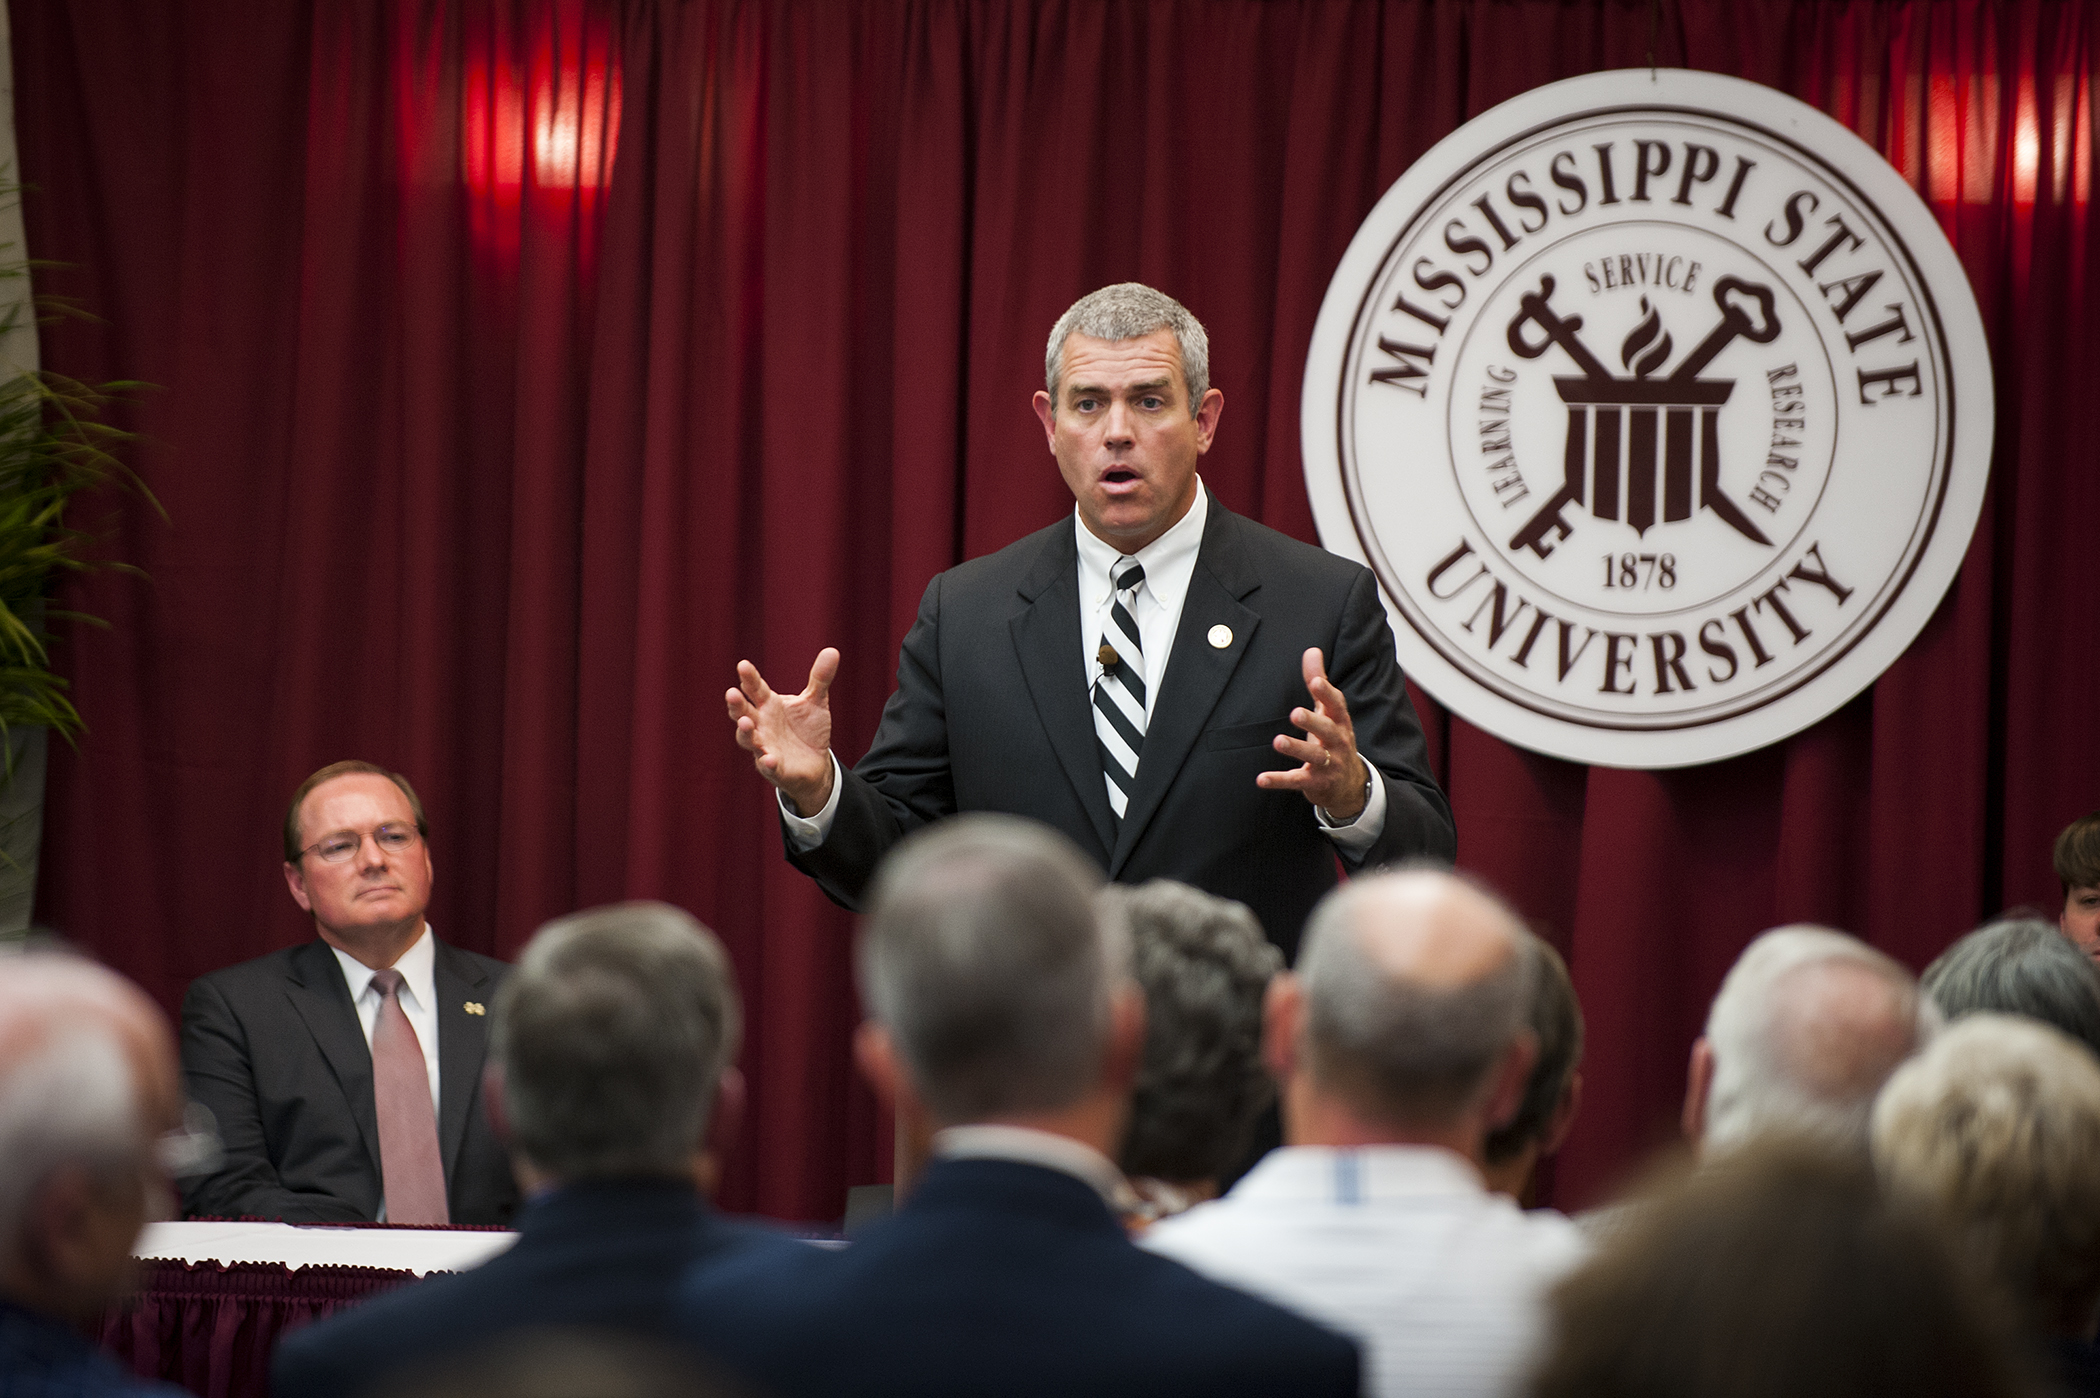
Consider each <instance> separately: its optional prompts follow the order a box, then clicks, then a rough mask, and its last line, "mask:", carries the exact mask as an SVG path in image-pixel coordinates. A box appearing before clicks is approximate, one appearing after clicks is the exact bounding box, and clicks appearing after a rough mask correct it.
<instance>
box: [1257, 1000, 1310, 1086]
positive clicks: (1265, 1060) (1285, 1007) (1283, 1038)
mask: <svg viewBox="0 0 2100 1398" xmlns="http://www.w3.org/2000/svg"><path fill="white" fill-rule="evenodd" d="M1304 1017H1305V991H1304V988H1303V987H1302V986H1300V985H1299V983H1298V978H1297V977H1296V976H1295V975H1293V974H1291V973H1290V972H1289V971H1278V972H1277V973H1276V974H1275V975H1273V976H1271V977H1270V978H1269V988H1268V990H1267V991H1266V992H1264V993H1263V995H1262V1002H1261V1061H1262V1066H1263V1067H1265V1068H1267V1069H1268V1070H1269V1076H1270V1077H1272V1078H1274V1079H1276V1083H1277V1086H1278V1087H1281V1086H1282V1085H1283V1084H1285V1083H1287V1082H1289V1081H1290V1080H1291V1079H1292V1078H1293V1077H1295V1076H1296V1075H1297V1073H1298V1070H1299V1068H1300V1067H1301V1066H1302V1065H1301V1064H1300V1063H1299V1061H1298V1056H1299V1053H1300V1051H1301V1047H1302V1046H1301V1045H1300V1044H1299V1041H1298V1034H1299V1030H1300V1029H1301V1028H1302V1026H1303V1023H1304Z"/></svg>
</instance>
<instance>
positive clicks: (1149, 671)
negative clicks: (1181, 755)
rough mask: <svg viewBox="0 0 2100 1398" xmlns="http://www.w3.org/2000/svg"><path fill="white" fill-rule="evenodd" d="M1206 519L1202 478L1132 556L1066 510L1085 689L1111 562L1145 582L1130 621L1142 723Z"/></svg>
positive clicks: (1096, 658)
mask: <svg viewBox="0 0 2100 1398" xmlns="http://www.w3.org/2000/svg"><path fill="white" fill-rule="evenodd" d="M1208 518H1210V492H1209V491H1207V490H1205V489H1204V488H1203V482H1202V478H1201V477H1198V478H1197V481H1196V500H1195V503H1194V504H1192V505H1190V506H1189V510H1188V513H1187V514H1185V515H1183V516H1182V517H1181V518H1180V519H1178V520H1176V521H1175V522H1174V524H1173V525H1172V526H1171V527H1170V528H1169V529H1168V530H1167V532H1166V533H1164V534H1162V535H1160V536H1159V537H1158V538H1157V539H1154V540H1153V541H1152V542H1151V543H1149V544H1147V545H1145V546H1144V547H1143V548H1141V549H1139V550H1138V551H1137V552H1136V553H1133V554H1127V555H1126V554H1124V553H1123V552H1122V551H1120V550H1119V549H1117V548H1116V546H1115V545H1114V544H1111V543H1109V542H1108V541H1106V540H1105V539H1102V538H1100V537H1099V536H1097V535H1096V534H1095V533H1094V531H1093V530H1091V529H1089V528H1087V527H1086V519H1085V518H1084V517H1083V516H1082V515H1081V514H1080V513H1079V507H1078V506H1077V505H1074V506H1073V507H1072V532H1073V533H1074V534H1075V535H1076V536H1078V542H1079V641H1080V650H1079V653H1080V655H1081V656H1082V657H1083V658H1084V661H1085V664H1086V682H1087V686H1088V688H1089V689H1091V688H1092V687H1093V685H1094V684H1095V683H1096V682H1097V681H1098V680H1099V679H1100V678H1101V670H1102V666H1101V660H1100V651H1101V632H1102V629H1103V628H1104V627H1105V626H1107V624H1108V611H1109V605H1110V603H1111V602H1112V600H1113V594H1112V593H1111V592H1110V591H1109V586H1110V581H1109V580H1110V578H1111V577H1113V575H1114V569H1115V566H1116V560H1117V559H1119V558H1125V557H1129V558H1135V559H1136V560H1137V561H1138V563H1139V564H1140V565H1142V566H1143V567H1144V570H1145V580H1144V581H1143V582H1142V583H1140V584H1138V590H1137V597H1136V601H1135V610H1134V611H1133V613H1132V620H1134V621H1136V622H1137V626H1138V644H1139V645H1141V646H1143V647H1144V648H1145V653H1144V655H1143V656H1142V657H1141V658H1142V659H1143V661H1144V666H1145V668H1144V673H1143V674H1141V675H1139V676H1138V678H1140V679H1142V680H1143V681H1144V682H1145V719H1146V721H1147V722H1148V723H1149V722H1150V721H1151V719H1152V711H1153V708H1154V706H1155V705H1157V704H1158V703H1159V685H1160V681H1161V680H1162V679H1163V678H1165V676H1166V673H1167V657H1168V656H1169V654H1171V653H1172V651H1173V649H1174V632H1175V629H1176V628H1177V627H1179V626H1180V625H1181V606H1182V603H1184V602H1186V601H1188V596H1189V579H1190V578H1192V577H1194V576H1195V575H1196V555H1197V553H1198V552H1200V551H1201V550H1202V548H1203V522H1204V521H1205V520H1206V519H1208ZM1138 766H1139V767H1140V768H1142V767H1143V766H1144V756H1143V755H1142V754H1140V755H1139V757H1138Z"/></svg>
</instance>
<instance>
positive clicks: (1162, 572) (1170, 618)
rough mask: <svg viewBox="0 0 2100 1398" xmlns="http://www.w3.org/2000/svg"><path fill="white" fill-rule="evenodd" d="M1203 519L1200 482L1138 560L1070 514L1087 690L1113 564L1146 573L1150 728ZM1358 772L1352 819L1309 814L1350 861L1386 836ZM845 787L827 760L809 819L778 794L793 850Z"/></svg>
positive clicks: (1143, 611)
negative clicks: (1361, 790) (824, 788)
mask: <svg viewBox="0 0 2100 1398" xmlns="http://www.w3.org/2000/svg"><path fill="white" fill-rule="evenodd" d="M1209 518H1210V491H1209V490H1208V489H1206V488H1205V487H1204V485H1203V482H1202V477H1200V476H1199V477H1197V481H1196V499H1195V503H1193V504H1191V505H1190V506H1189V510H1188V513H1187V514H1185V515H1183V516H1182V517H1181V518H1180V519H1178V520H1176V521H1175V522H1174V523H1173V525H1172V526H1170V527H1169V528H1168V530H1167V532H1166V533H1164V534H1162V535H1160V536H1159V537H1158V538H1157V539H1154V540H1153V541H1152V542H1151V543H1149V544H1147V545H1145V546H1144V547H1143V548H1141V549H1139V550H1138V551H1137V552H1136V553H1134V554H1129V555H1125V554H1123V553H1121V552H1119V551H1118V550H1117V548H1116V546H1115V545H1113V544H1111V543H1108V542H1106V541H1104V540H1103V539H1101V538H1100V537H1099V536H1097V535H1096V534H1095V533H1094V531H1093V530H1091V529H1089V528H1087V527H1086V520H1085V518H1084V517H1082V516H1081V515H1080V513H1079V507H1078V506H1077V505H1074V506H1073V507H1072V531H1073V533H1074V534H1075V535H1077V536H1078V544H1079V641H1080V658H1081V663H1082V664H1083V665H1084V666H1085V674H1086V679H1087V685H1088V687H1089V689H1090V690H1091V687H1092V686H1093V684H1094V683H1095V681H1097V680H1099V679H1100V678H1101V661H1100V659H1099V658H1098V657H1099V654H1100V650H1101V630H1102V627H1103V626H1104V625H1105V624H1106V622H1107V620H1108V612H1109V604H1110V602H1111V600H1112V597H1111V594H1110V592H1109V579H1110V575H1111V570H1112V569H1113V568H1114V567H1115V563H1116V560H1117V559H1119V558H1123V557H1126V556H1127V557H1131V558H1135V559H1136V560H1137V561H1138V562H1139V563H1140V564H1142V565H1143V566H1144V569H1145V580H1144V582H1142V583H1141V584H1139V586H1138V590H1137V598H1136V609H1135V611H1134V613H1133V616H1132V619H1133V620H1135V621H1136V622H1137V625H1138V644H1139V645H1141V646H1143V647H1144V649H1145V654H1144V657H1143V659H1144V665H1145V671H1144V675H1143V679H1144V681H1145V719H1146V722H1147V723H1148V724H1149V723H1150V722H1151V719H1152V711H1153V708H1154V706H1155V705H1157V704H1158V702H1159V692H1160V688H1161V684H1162V682H1163V681H1164V680H1165V678H1166V673H1167V660H1168V658H1169V657H1170V656H1171V655H1172V654H1173V650H1174V635H1175V633H1176V631H1178V630H1179V629H1180V626H1181V607H1182V604H1183V603H1184V602H1186V601H1187V600H1188V595H1189V580H1190V579H1191V578H1193V577H1194V576H1195V574H1196V556H1197V555H1198V554H1199V553H1200V552H1201V551H1202V548H1203V525H1204V521H1206V520H1207V519H1209ZM1344 697H1346V696H1344ZM1305 707H1307V708H1311V707H1312V696H1311V695H1307V696H1306V698H1305ZM1364 770H1365V771H1367V772H1369V773H1370V778H1371V791H1370V796H1369V798H1368V799H1367V800H1366V801H1365V803H1364V808H1363V810H1362V811H1360V812H1358V813H1357V817H1356V819H1355V820H1353V821H1350V822H1349V823H1348V824H1346V825H1337V824H1336V823H1334V822H1333V821H1331V820H1329V819H1328V818H1327V812H1325V811H1323V810H1320V809H1318V808H1317V807H1315V808H1314V812H1313V814H1314V815H1315V816H1316V817H1317V818H1318V820H1319V823H1320V830H1321V832H1322V833H1323V834H1325V835H1326V836H1327V837H1328V838H1329V839H1330V840H1332V841H1334V843H1335V844H1336V845H1337V846H1339V847H1340V848H1341V849H1342V850H1343V851H1344V852H1345V853H1348V854H1361V853H1362V852H1363V851H1365V850H1367V849H1369V848H1370V847H1371V846H1372V844H1373V843H1375V842H1376V841H1377V839H1378V836H1379V834H1380V833H1381V832H1382V831H1384V829H1385V809H1386V797H1385V778H1384V777H1383V776H1382V775H1380V773H1379V771H1378V769H1377V768H1376V767H1374V766H1372V765H1371V764H1370V763H1369V762H1366V763H1364ZM1138 771H1139V772H1140V773H1142V772H1143V771H1144V755H1143V754H1142V753H1140V754H1139V757H1138ZM844 780H845V778H844V774H843V773H842V771H841V769H840V767H839V759H838V755H837V754H836V753H834V754H832V756H831V796H830V798H829V799H828V800H826V801H825V803H824V807H823V809H822V810H820V811H818V812H817V813H816V814H815V815H812V816H802V815H798V814H796V813H795V811H794V810H793V809H791V808H790V807H789V806H788V803H787V794H786V793H785V792H781V793H776V794H777V795H778V798H779V801H780V815H781V819H782V820H784V821H786V823H787V830H788V838H789V839H790V840H792V841H793V842H794V846H795V848H796V849H797V850H813V849H815V848H816V847H817V846H818V845H821V844H823V843H824V841H825V840H826V839H827V838H828V837H829V836H830V834H831V823H832V821H833V820H835V819H836V818H837V816H838V809H839V787H840V786H841V785H842V784H843V783H844Z"/></svg>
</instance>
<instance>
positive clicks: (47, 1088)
mask: <svg viewBox="0 0 2100 1398" xmlns="http://www.w3.org/2000/svg"><path fill="white" fill-rule="evenodd" d="M181 1118H182V1085H181V1081H180V1078H179V1076H178V1074H177V1072H176V1066H175V1044H174V1040H173V1038H172V1036H171V1035H170V1033H169V1031H168V1023H167V1019H166V1017H165V1016H164V1015H162V1013H161V1012H160V1009H159V1008H158V1007H157V1006H156V1005H154V1003H153V1002H152V1001H151V1000H150V999H148V998H147V997H146V995H145V993H144V992H143V991H141V990H140V989H139V988H138V987H137V986H135V985H133V984H131V982H129V981H127V980H125V979H123V978H122V977H121V976H118V975H116V974H115V973H114V972H111V971H108V970H105V969H103V968H102V967H100V966H97V965H95V964H94V963H93V962H91V961H88V960H86V959H85V958H83V957H78V956H73V955H71V954H68V953H62V952H43V951H30V952H23V953H20V954H16V955H11V956H7V957H5V958H0V1297H5V1298H6V1299H7V1300H9V1301H12V1302H14V1303H15V1304H16V1305H19V1306H22V1307H23V1308H25V1309H27V1310H31V1311H35V1312H38V1313H40V1314H43V1315H48V1316H54V1317H59V1318H62V1319H67V1320H79V1319H84V1318H86V1317H88V1316H91V1315H93V1314H94V1313H95V1312H96V1311H98V1310H100V1309H101V1308H102V1307H103V1306H104V1305H106V1304H107V1303H109V1302H110V1301H113V1300H115V1299H117V1298H118V1297H119V1296H121V1295H122V1294H123V1293H124V1291H125V1290H126V1289H127V1288H128V1287H129V1285H130V1282H131V1275H132V1264H131V1248H132V1244H133V1243H134V1242H135V1241H136V1240H137V1238H138V1233H139V1230H140V1229H141V1228H142V1227H144V1226H145V1224H146V1223H147V1221H148V1220H149V1219H150V1218H152V1217H164V1216H165V1214H166V1211H167V1209H168V1206H169V1204H170V1203H171V1202H172V1197H171V1195H170V1193H169V1184H168V1179H167V1176H166V1174H165V1172H164V1171H163V1169H162V1166H161V1163H160V1153H159V1150H158V1146H159V1144H160V1140H161V1137H162V1136H163V1134H164V1133H167V1132H171V1131H173V1130H174V1129H175V1128H176V1127H177V1125H178V1123H179V1122H180V1121H181Z"/></svg>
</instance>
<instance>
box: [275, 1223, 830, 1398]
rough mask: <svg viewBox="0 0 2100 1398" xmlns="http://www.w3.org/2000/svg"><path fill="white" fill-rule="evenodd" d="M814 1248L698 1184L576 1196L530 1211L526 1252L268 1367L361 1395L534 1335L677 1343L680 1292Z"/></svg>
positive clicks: (365, 1310)
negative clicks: (409, 1373) (419, 1369)
mask: <svg viewBox="0 0 2100 1398" xmlns="http://www.w3.org/2000/svg"><path fill="white" fill-rule="evenodd" d="M808 1250H809V1249H808V1247H807V1245H806V1244H803V1243H798V1242H796V1241H795V1240H793V1239H791V1238H788V1237H786V1236H784V1235H782V1234H779V1233H775V1232H773V1231H771V1230H769V1229H765V1228H761V1227H757V1226H754V1225H751V1224H746V1223H740V1222H737V1221H734V1220H731V1219H726V1218H723V1217H722V1216H721V1215H719V1214H717V1213H715V1212H714V1211H713V1210H712V1209H710V1208H709V1207H708V1206H707V1205H706V1204H705V1203H704V1202H703V1201H702V1200H701V1199H700V1198H699V1196H698V1195H696V1194H695V1193H694V1192H693V1190H692V1188H691V1186H689V1185H684V1184H680V1183H673V1182H662V1183H659V1182H653V1181H633V1182H622V1183H594V1184H582V1185H575V1186H571V1187H569V1188H567V1189H563V1190H559V1191H557V1192H556V1193H554V1194H553V1195H551V1196H549V1197H547V1198H545V1199H542V1200H536V1201H534V1202H533V1203H531V1204H528V1205H527V1206H526V1208H525V1209H524V1210H523V1211H522V1213H521V1214H520V1215H519V1219H518V1241H517V1242H516V1244H514V1245H513V1246H512V1247H511V1248H510V1249H509V1250H508V1251H506V1252H503V1253H501V1254H499V1255H498V1256H496V1257H494V1258H491V1259H490V1260H489V1261H488V1262H486V1263H483V1264H482V1265H481V1266H479V1267H475V1268H473V1269H471V1270H469V1271H465V1272H459V1273H456V1274H451V1275H441V1276H433V1277H430V1278H428V1279H426V1280H424V1281H421V1282H416V1283H413V1284H411V1285H409V1286H405V1287H402V1288H401V1289H399V1290H397V1291H392V1292H389V1293H387V1294H386V1295H384V1296H381V1297H379V1298H377V1299H375V1300H372V1301H370V1302H367V1303H366V1304H364V1305H362V1306H359V1307H357V1308H355V1309H353V1310H349V1311H345V1312H343V1313H341V1314H339V1315H336V1316H333V1317H331V1318H330V1319H328V1320H325V1321H322V1322H320V1323H319V1324H317V1325H312V1326H309V1327H308V1328H306V1329H304V1330H301V1331H298V1332H296V1333H294V1334H292V1335H288V1336H286V1337H285V1338H284V1340H283V1341H282V1342H281V1343H280V1344H279V1346H278V1349H277V1353H276V1355H275V1357H274V1359H273V1361H272V1364H271V1384H270V1388H271V1392H272V1393H273V1394H274V1395H276V1398H354V1395H356V1394H358V1393H361V1392H364V1391H366V1390H368V1389H370V1388H373V1387H375V1386H376V1385H377V1384H378V1382H379V1381H380V1380H381V1379H383V1378H385V1377H387V1376H388V1375H390V1374H394V1373H398V1372H400V1371H401V1370H403V1369H404V1368H408V1367H412V1366H414V1365H417V1364H419V1363H424V1362H428V1361H432V1360H436V1359H440V1358H444V1357H448V1356H454V1355H464V1354H467V1353H470V1352H472V1351H474V1350H475V1349H477V1348H479V1347H481V1346H483V1345H486V1344H488V1343H490V1342H492V1341H494V1340H496V1339H497V1338H499V1337H500V1336H503V1335H505V1334H508V1333H511V1332H514V1331H519V1330H524V1329H528V1328H533V1327H538V1326H546V1325H560V1326H587V1327H603V1328H609V1329H617V1330H621V1331H626V1332H629V1333H638V1334H646V1335H660V1336H668V1335H670V1334H671V1333H672V1326H671V1318H672V1302H673V1300H674V1298H675V1296H676V1293H677V1290H678V1287H679V1286H680V1284H681V1283H682V1282H683V1281H685V1280H686V1279H687V1278H688V1277H689V1276H690V1275H692V1274H693V1272H694V1271H695V1269H697V1270H698V1271H700V1272H701V1273H704V1272H705V1271H706V1270H707V1269H709V1268H712V1267H716V1266H721V1265H726V1264H728V1263H730V1262H732V1261H737V1260H742V1259H746V1258H763V1257H766V1256H769V1255H773V1254H782V1255H784V1254H789V1253H792V1252H796V1251H808Z"/></svg>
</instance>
